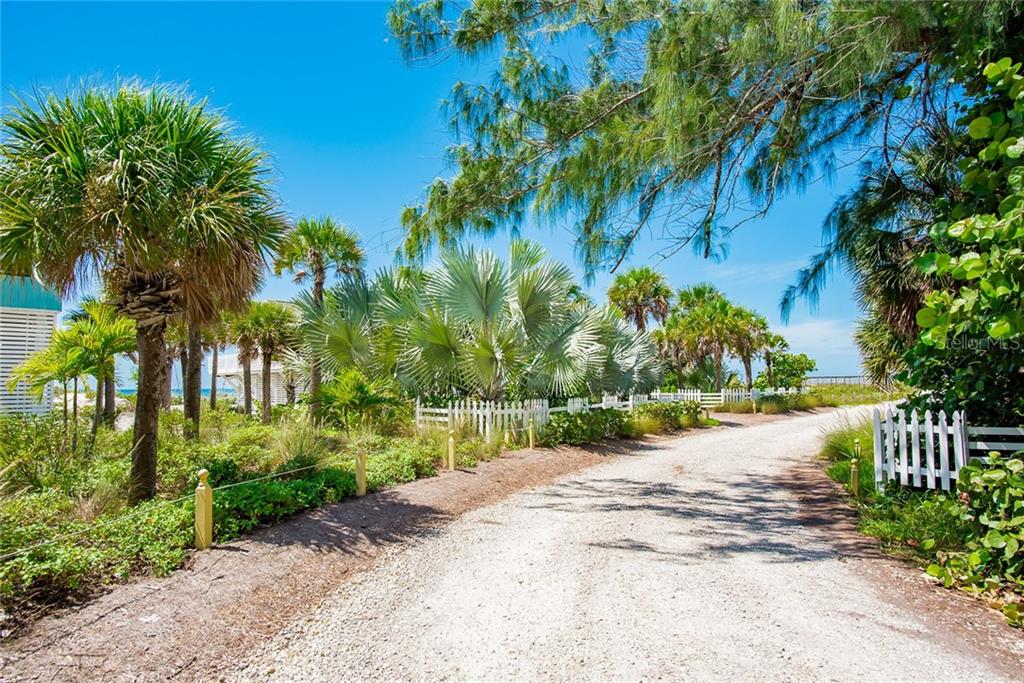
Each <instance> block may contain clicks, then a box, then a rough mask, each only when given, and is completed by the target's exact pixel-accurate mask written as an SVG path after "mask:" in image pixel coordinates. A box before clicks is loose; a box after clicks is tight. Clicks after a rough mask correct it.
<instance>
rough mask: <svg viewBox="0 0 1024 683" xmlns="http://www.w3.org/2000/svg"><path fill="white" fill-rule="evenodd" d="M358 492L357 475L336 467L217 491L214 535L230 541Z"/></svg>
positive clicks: (214, 502) (214, 503) (219, 538)
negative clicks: (302, 475) (292, 477)
mask: <svg viewBox="0 0 1024 683" xmlns="http://www.w3.org/2000/svg"><path fill="white" fill-rule="evenodd" d="M355 491H356V480H355V474H354V473H353V472H351V471H344V470H341V469H339V468H334V467H332V468H327V469H324V470H322V471H320V472H317V473H316V474H313V475H310V476H307V477H301V478H296V479H265V480H263V481H254V482H251V483H243V484H240V485H238V486H235V487H232V488H229V489H224V490H221V491H217V492H215V493H214V496H213V536H214V538H215V539H217V540H220V541H224V540H229V539H232V538H235V537H237V536H240V535H241V534H243V533H245V532H247V531H250V530H252V529H254V528H256V527H257V526H259V525H261V524H266V523H268V522H273V521H276V520H279V519H282V518H284V517H288V516H291V515H294V514H295V513H297V512H301V511H302V510H306V509H309V508H315V507H320V506H321V505H325V504H327V503H333V502H335V501H337V500H340V499H341V498H343V497H345V496H350V495H353V494H354V493H355Z"/></svg>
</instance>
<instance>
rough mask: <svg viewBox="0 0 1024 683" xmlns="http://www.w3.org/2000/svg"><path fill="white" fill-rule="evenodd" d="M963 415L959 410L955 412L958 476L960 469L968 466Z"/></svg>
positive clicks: (954, 453) (955, 457) (954, 439)
mask: <svg viewBox="0 0 1024 683" xmlns="http://www.w3.org/2000/svg"><path fill="white" fill-rule="evenodd" d="M962 422H963V413H962V412H961V411H959V410H957V411H954V412H953V462H954V464H955V466H956V473H957V476H959V474H960V468H961V467H963V466H964V465H966V464H967V455H966V453H967V449H965V448H964V430H963V425H962Z"/></svg>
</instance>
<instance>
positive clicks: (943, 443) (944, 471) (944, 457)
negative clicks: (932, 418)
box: [939, 410, 949, 491]
mask: <svg viewBox="0 0 1024 683" xmlns="http://www.w3.org/2000/svg"><path fill="white" fill-rule="evenodd" d="M939 477H940V478H941V479H942V490H943V491H948V490H949V430H948V427H947V426H946V411H945V410H940V411H939Z"/></svg>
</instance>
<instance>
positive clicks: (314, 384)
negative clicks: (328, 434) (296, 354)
mask: <svg viewBox="0 0 1024 683" xmlns="http://www.w3.org/2000/svg"><path fill="white" fill-rule="evenodd" d="M325 279H326V274H325V273H324V269H323V267H321V268H319V269H318V270H317V272H315V273H313V303H314V304H315V305H316V307H317V310H321V309H323V306H324V280H325ZM320 377H321V375H320V358H319V357H318V356H317V354H316V352H315V351H314V352H313V354H312V355H311V356H310V359H309V395H310V400H309V412H310V414H311V415H312V416H313V418H314V419H315V420H319V419H320Z"/></svg>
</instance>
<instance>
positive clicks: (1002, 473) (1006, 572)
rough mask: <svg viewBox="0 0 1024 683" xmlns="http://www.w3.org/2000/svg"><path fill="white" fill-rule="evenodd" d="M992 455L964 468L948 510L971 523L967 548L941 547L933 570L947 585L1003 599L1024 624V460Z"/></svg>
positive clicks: (1014, 619) (930, 569)
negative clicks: (1023, 606) (948, 548)
mask: <svg viewBox="0 0 1024 683" xmlns="http://www.w3.org/2000/svg"><path fill="white" fill-rule="evenodd" d="M989 459H990V462H989V464H970V465H967V466H965V467H963V468H961V470H960V473H959V475H958V478H957V490H958V491H959V493H960V495H959V497H958V499H957V500H956V501H950V502H949V503H948V504H947V505H946V506H945V511H946V514H947V515H948V516H949V517H952V518H956V519H958V520H959V521H961V522H963V523H964V524H966V525H967V526H968V529H969V536H968V538H967V542H966V544H965V546H964V548H963V549H962V550H959V549H958V550H952V551H948V552H940V553H939V554H938V559H937V561H936V562H935V563H934V564H932V565H930V566H929V567H928V573H929V574H931V575H932V576H936V577H938V578H940V579H941V580H942V582H943V583H944V584H945V585H946V587H951V586H954V585H957V586H962V587H965V588H968V589H969V590H971V591H972V592H974V593H977V594H984V595H985V596H986V597H987V598H989V600H990V601H992V602H996V603H999V604H1001V606H1002V609H1003V613H1004V614H1005V615H1006V617H1007V619H1008V620H1009V621H1010V623H1012V624H1014V625H1015V626H1024V609H1022V603H1021V595H1022V594H1024V549H1022V547H1021V546H1022V545H1024V461H1022V460H1021V459H1020V457H1013V458H1009V459H1004V458H1002V457H1000V456H999V454H998V453H990V454H989ZM929 544H930V545H934V541H929Z"/></svg>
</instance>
